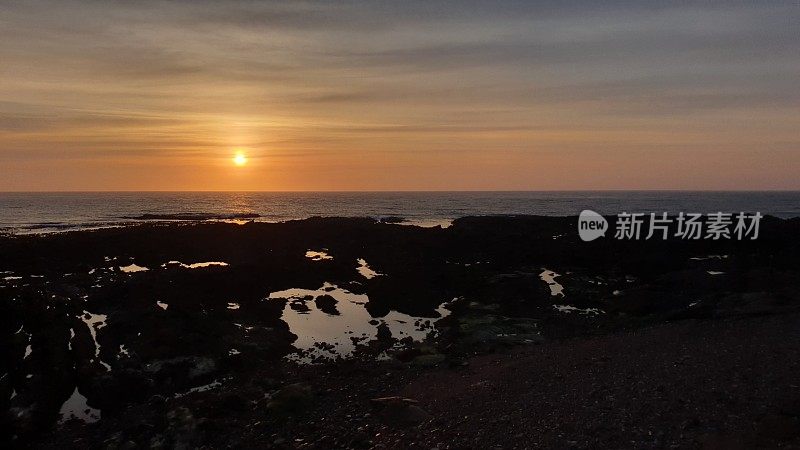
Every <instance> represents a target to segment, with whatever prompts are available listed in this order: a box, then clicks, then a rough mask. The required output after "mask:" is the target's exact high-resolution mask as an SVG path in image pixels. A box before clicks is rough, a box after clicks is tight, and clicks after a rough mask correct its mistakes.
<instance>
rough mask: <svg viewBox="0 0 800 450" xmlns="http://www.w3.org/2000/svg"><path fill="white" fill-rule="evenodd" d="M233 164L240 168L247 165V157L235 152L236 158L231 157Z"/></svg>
mask: <svg viewBox="0 0 800 450" xmlns="http://www.w3.org/2000/svg"><path fill="white" fill-rule="evenodd" d="M233 163H234V164H236V165H237V166H240V167H241V166H243V165H245V164H247V156H246V155H245V154H244V153H243V152H236V156H234V157H233Z"/></svg>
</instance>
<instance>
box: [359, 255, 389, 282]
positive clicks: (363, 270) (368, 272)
mask: <svg viewBox="0 0 800 450" xmlns="http://www.w3.org/2000/svg"><path fill="white" fill-rule="evenodd" d="M357 262H358V267H356V270H357V271H358V273H360V274H361V276H362V277H364V278H366V279H368V280H371V279H373V278H375V277H379V276H381V275H383V274H382V273H378V272H376V271H374V270H372V268H370V267H369V264H367V261H366V260H364V259H362V258H359V259H358V260H357Z"/></svg>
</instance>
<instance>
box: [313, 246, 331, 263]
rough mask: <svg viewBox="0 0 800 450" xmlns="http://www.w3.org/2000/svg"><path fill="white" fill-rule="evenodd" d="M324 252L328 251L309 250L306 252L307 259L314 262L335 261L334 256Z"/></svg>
mask: <svg viewBox="0 0 800 450" xmlns="http://www.w3.org/2000/svg"><path fill="white" fill-rule="evenodd" d="M324 250H327V249H322V250H321V251H315V250H309V251H307V252H306V258H308V259H310V260H312V261H324V260H330V259H333V256H331V255H329V254H328V253H326V252H325V251H324Z"/></svg>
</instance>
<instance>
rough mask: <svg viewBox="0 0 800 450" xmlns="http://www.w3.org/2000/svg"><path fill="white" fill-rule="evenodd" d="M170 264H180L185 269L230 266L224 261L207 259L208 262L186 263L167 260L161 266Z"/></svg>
mask: <svg viewBox="0 0 800 450" xmlns="http://www.w3.org/2000/svg"><path fill="white" fill-rule="evenodd" d="M169 266H179V267H182V268H184V269H202V268H205V267H211V266H220V267H226V266H228V263H226V262H222V261H207V262H198V263H191V264H184V263H182V262H180V261H167V262H166V263H164V264H162V265H161V267H164V268H166V267H169Z"/></svg>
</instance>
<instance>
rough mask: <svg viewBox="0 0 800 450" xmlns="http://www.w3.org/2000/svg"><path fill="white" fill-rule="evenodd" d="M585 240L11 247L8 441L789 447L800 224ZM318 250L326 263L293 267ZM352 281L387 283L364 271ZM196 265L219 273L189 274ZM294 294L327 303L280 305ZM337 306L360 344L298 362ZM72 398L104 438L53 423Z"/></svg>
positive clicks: (249, 238)
mask: <svg viewBox="0 0 800 450" xmlns="http://www.w3.org/2000/svg"><path fill="white" fill-rule="evenodd" d="M575 223H576V222H575V219H574V218H543V217H503V218H493V217H483V218H464V219H459V220H456V221H455V223H454V224H453V226H451V227H449V228H446V229H441V228H427V229H426V228H419V227H412V226H405V225H396V224H392V223H385V222H383V223H381V222H376V221H373V220H370V219H308V220H303V221H293V222H287V223H282V224H266V223H248V224H245V225H234V224H223V223H216V224H199V225H181V224H176V225H161V224H158V225H155V224H154V225H142V226H137V227H131V228H123V229H107V230H98V231H93V232H74V233H64V234H57V235H47V236H2V237H0V254H2V255H3V259H2V260H1V261H0V272H4V273H3V277H1V278H0V313H1V314H0V342H2V343H3V345H2V346H0V353H1V354H0V356H1V357H2V359H0V364H2V367H0V408H2V411H3V416H2V419H0V436H2V439H3V441H4V442H5V443H7V444H10V445H15V446H22V445H26V444H34V445H38V446H44V447H52V448H56V447H58V448H63V447H64V446H67V447H69V446H90V447H91V446H96V447H117V448H118V447H125V448H134V447H148V446H165V447H173V446H184V447H189V448H193V447H198V446H209V447H219V446H225V445H233V446H237V445H240V446H241V445H244V446H266V447H270V446H275V447H282V448H304V447H314V448H330V447H354V448H363V447H372V446H384V447H414V446H419V447H422V448H431V447H439V448H445V447H461V448H463V447H473V448H485V447H490V446H493V445H500V446H504V447H514V446H518V447H526V446H555V447H570V446H571V447H578V448H580V447H619V446H631V447H662V446H679V447H681V446H682V447H701V446H704V445H705V446H713V445H721V444H720V443H725V442H739V443H742V445H744V446H753V445H761V444H764V443H771V444H770V445H763V446H766V447H769V446H773V445H778V444H780V445H789V444H794V445H796V444H797V443H798V442H797V439H798V437H797V433H796V430H797V428H796V425H797V420H798V415H797V410H798V408H797V407H796V404H800V400H798V399H800V397H798V396H797V394H798V392H797V383H796V382H795V381H794V380H795V379H796V375H794V374H796V373H797V367H795V365H796V363H795V361H798V359H797V356H798V355H797V352H798V335H797V330H798V329H800V321H798V304H799V303H798V300H799V298H798V292H800V289H799V288H800V263H799V262H798V260H797V255H798V253H799V252H798V250H800V249H799V248H798V247H799V246H800V240H798V238H797V236H800V221H798V220H796V219H793V220H779V219H774V218H769V217H768V218H765V220H764V221H762V230H761V237H760V238H759V240H757V241H741V242H738V241H681V240H670V241H666V242H664V241H646V242H642V241H639V242H625V241H616V240H613V239H605V240H604V239H600V240H597V241H594V242H590V243H584V242H582V241H580V240H579V239H578V237H577V233H576V230H575V228H576V227H575ZM553 236H559V238H558V239H553ZM320 248H323V249H325V251H326V254H328V255H330V256H331V258H325V259H319V260H312V259H310V258H308V257H306V252H307V251H308V249H320ZM362 259H363V260H365V261H368V262H369V267H370V268H371V269H372V270H374V271H376V272H377V273H379V274H380V276H374V277H371V278H368V277H365V276H363V275H362V274H361V273H359V271H357V266H356V264H355V262H356V261H359V260H362ZM170 261H181V262H182V263H183V264H168V263H169V262H170ZM203 262H225V264H227V265H220V264H214V265H203V264H196V265H194V266H192V264H193V263H203ZM132 265H135V266H136V267H139V268H147V269H148V270H138V269H137V270H136V271H125V270H123V268H127V267H130V266H132ZM550 272H552V273H550ZM321 286H322V288H320V287H321ZM332 286H333V287H332ZM289 289H304V290H309V291H314V292H317V291H321V292H324V293H319V294H315V295H313V296H309V297H308V298H291V299H289V298H270V294H271V293H275V292H280V291H284V290H289ZM337 289H338V290H337ZM342 292H346V293H347V294H348V295H351V294H352V296H353V297H352V298H354V299H356V300H357V301H358V302H362V300H361V299H362V298H363V299H365V300H364V301H363V304H360V303H359V304H358V305H357V306H358V307H359V308H363V309H365V310H366V312H367V313H368V314H366V315H365V320H364V321H363V327H365V328H364V329H363V330H369V332H368V333H366V334H367V335H366V336H361V335H360V334H359V333H355V332H354V333H353V335H352V336H351V337H350V338H349V339H352V348H353V351H352V353H350V354H348V355H347V357H346V358H339V360H336V361H332V360H330V359H329V358H326V357H320V356H316V357H315V358H312V359H311V360H313V361H314V362H317V363H319V364H318V365H312V366H308V365H304V364H297V363H295V362H293V361H292V356H293V355H295V356H297V355H300V356H301V357H302V353H303V351H302V350H301V349H299V348H298V347H297V343H298V342H299V336H297V335H296V334H293V332H292V329H291V328H290V326H289V325H288V324H287V322H286V321H284V320H282V318H283V315H284V314H285V313H286V310H287V309H291V310H292V311H295V312H296V313H298V314H307V313H308V312H309V310H311V309H314V310H315V311H312V312H319V314H321V316H320V317H323V318H331V320H341V319H344V318H347V317H349V316H348V311H350V310H349V309H348V307H352V305H350V304H344V303H342V300H341V299H342V298H343V297H341V296H339V297H335V296H334V295H341V293H342ZM348 298H350V297H348ZM359 326H362V325H359ZM359 331H362V330H361V329H359ZM336 344H337V343H330V342H318V343H316V344H315V345H317V346H318V347H319V348H324V349H325V350H326V351H325V352H323V353H324V354H326V355H336V354H339V353H341V352H340V351H339V350H337V345H336ZM339 346H340V345H339ZM301 359H302V358H301ZM295 360H297V359H295ZM76 392H77V393H79V394H80V396H81V397H85V401H86V405H87V406H88V407H90V408H93V409H97V410H98V411H100V412H101V418H100V420H98V421H96V422H94V423H85V422H84V421H81V420H78V419H73V420H64V417H63V416H62V414H61V411H62V409H63V407H64V405H65V402H67V401H68V400H70V399H72V398H73V397H74V396H75V393H76ZM779 393H780V394H779ZM795 397H797V398H795ZM380 398H395V400H397V399H400V400H398V401H396V402H394V403H392V402H391V401H388V400H387V401H384V402H383V403H384V405H382V407H378V406H376V405H375V402H372V401H371V400H373V399H380ZM403 399H405V400H403ZM409 399H413V401H416V402H417V403H413V402H410V401H406V400H409ZM387 402H388V403H387ZM792 402H794V403H792ZM378 403H381V402H378ZM390 403H391V405H393V406H387V405H388V404H390ZM411 406H413V408H411ZM387 408H388V411H393V412H388V413H387V412H386V411H387ZM417 408H418V409H419V410H417ZM409 409H411V410H412V412H409V411H408V410H409ZM400 410H403V411H400ZM405 413H408V416H409V417H411V416H414V417H416V418H421V417H423V416H424V417H425V418H426V419H425V420H404V417H403V414H405ZM387 418H388V419H387Z"/></svg>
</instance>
